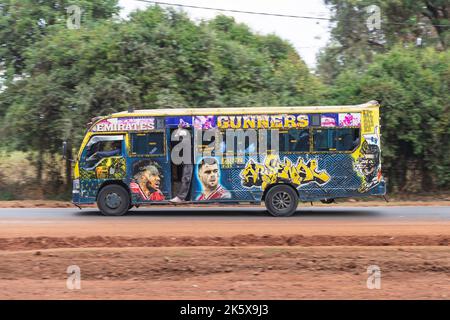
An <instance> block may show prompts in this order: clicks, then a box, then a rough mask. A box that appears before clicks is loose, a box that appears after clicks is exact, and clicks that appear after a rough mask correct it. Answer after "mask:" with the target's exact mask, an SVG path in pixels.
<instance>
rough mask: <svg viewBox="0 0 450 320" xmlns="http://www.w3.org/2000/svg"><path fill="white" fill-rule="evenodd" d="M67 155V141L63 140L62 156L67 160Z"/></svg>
mask: <svg viewBox="0 0 450 320" xmlns="http://www.w3.org/2000/svg"><path fill="white" fill-rule="evenodd" d="M66 155H67V141H63V143H62V157H63V159H64V160H66Z"/></svg>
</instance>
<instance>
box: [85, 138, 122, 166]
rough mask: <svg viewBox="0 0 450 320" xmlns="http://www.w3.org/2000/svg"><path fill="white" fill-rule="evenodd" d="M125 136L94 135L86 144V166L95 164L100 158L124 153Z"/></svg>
mask: <svg viewBox="0 0 450 320" xmlns="http://www.w3.org/2000/svg"><path fill="white" fill-rule="evenodd" d="M122 141H123V136H111V135H104V136H93V137H92V138H91V140H90V141H89V143H88V144H87V146H86V153H85V155H84V157H83V159H84V160H85V162H86V167H92V166H94V165H95V164H96V163H97V162H98V161H99V160H101V159H103V158H108V157H116V156H120V155H121V154H122Z"/></svg>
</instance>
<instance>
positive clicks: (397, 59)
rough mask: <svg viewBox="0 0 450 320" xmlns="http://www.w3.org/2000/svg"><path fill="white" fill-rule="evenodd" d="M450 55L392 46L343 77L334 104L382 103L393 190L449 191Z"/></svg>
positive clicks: (384, 146)
mask: <svg viewBox="0 0 450 320" xmlns="http://www.w3.org/2000/svg"><path fill="white" fill-rule="evenodd" d="M449 88H450V53H449V52H448V51H444V52H438V51H436V50H435V49H433V48H427V49H410V48H402V47H394V48H393V49H392V50H391V51H390V52H389V53H386V54H384V55H377V56H376V57H375V60H374V62H373V63H371V64H370V65H369V66H368V68H367V71H366V72H365V73H364V74H362V73H358V72H356V71H354V70H348V71H344V72H342V73H341V74H340V75H339V76H338V77H337V79H336V81H335V86H334V87H333V89H332V90H331V91H330V97H329V98H330V103H336V104H354V103H355V102H357V101H367V100H373V99H375V98H376V99H379V100H380V101H381V105H382V106H381V116H382V119H381V120H382V121H381V125H382V130H381V131H382V149H383V166H384V168H385V170H384V171H385V173H387V176H388V177H389V187H390V188H391V190H397V191H431V190H434V189H436V188H441V189H445V188H448V187H449V186H450V170H449V168H450V151H449V150H450V104H449V101H450V100H449V98H450V90H449Z"/></svg>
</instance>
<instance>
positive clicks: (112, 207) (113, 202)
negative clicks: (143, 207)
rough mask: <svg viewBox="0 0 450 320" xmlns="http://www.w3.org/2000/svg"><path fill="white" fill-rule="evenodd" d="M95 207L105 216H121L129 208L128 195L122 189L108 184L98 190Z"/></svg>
mask: <svg viewBox="0 0 450 320" xmlns="http://www.w3.org/2000/svg"><path fill="white" fill-rule="evenodd" d="M97 206H98V208H99V209H100V211H101V213H102V214H104V215H105V216H122V215H124V214H125V213H127V211H128V210H129V208H130V195H129V194H128V192H127V190H125V188H124V187H122V186H119V185H117V184H110V185H107V186H105V187H103V188H102V189H101V190H100V192H99V194H98V197H97Z"/></svg>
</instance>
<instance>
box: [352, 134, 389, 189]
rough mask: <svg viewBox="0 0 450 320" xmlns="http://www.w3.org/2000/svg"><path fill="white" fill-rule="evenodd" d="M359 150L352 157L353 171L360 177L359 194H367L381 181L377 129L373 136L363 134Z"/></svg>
mask: <svg viewBox="0 0 450 320" xmlns="http://www.w3.org/2000/svg"><path fill="white" fill-rule="evenodd" d="M363 137H364V139H363V143H362V144H361V148H360V149H359V150H357V151H356V153H355V155H354V157H355V161H354V169H355V171H356V172H357V173H358V175H359V176H360V177H361V186H360V187H359V189H358V191H359V192H361V193H362V192H367V191H368V190H370V189H372V188H373V187H375V186H376V185H378V183H380V182H381V180H382V175H381V162H380V136H379V134H378V127H375V131H374V133H373V134H364V135H363Z"/></svg>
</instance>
